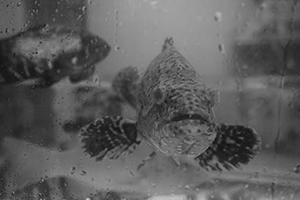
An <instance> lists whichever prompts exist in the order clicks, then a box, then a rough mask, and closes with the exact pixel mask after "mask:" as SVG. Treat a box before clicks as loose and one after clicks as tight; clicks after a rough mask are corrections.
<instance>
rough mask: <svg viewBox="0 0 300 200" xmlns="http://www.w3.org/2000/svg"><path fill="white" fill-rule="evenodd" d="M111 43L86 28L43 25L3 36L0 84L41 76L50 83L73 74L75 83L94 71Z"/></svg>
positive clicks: (42, 83) (41, 80) (39, 83)
mask: <svg viewBox="0 0 300 200" xmlns="http://www.w3.org/2000/svg"><path fill="white" fill-rule="evenodd" d="M109 52H110V46H109V45H108V44H107V43H106V42H105V41H104V40H103V39H101V38H100V37H98V36H96V35H93V34H92V33H90V32H88V31H87V30H84V29H79V28H77V29H70V28H66V27H65V26H63V25H51V26H49V25H39V26H36V27H33V28H29V29H27V30H26V31H22V32H20V33H18V34H17V35H14V36H12V37H9V38H6V39H2V40H0V84H14V83H20V82H22V81H25V80H31V79H38V81H37V83H36V86H38V87H48V86H51V85H52V84H53V83H56V82H59V81H60V80H61V79H63V78H65V77H69V80H70V81H71V82H72V83H77V82H80V81H83V80H86V79H87V78H89V77H90V76H91V75H93V74H94V71H95V64H96V63H98V62H100V61H102V60H103V59H105V58H106V57H107V56H108V54H109Z"/></svg>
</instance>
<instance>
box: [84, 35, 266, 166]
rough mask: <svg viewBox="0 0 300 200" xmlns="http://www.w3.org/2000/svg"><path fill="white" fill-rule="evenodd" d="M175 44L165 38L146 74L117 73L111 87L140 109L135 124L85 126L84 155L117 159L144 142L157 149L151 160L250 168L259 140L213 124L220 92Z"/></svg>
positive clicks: (250, 132)
mask: <svg viewBox="0 0 300 200" xmlns="http://www.w3.org/2000/svg"><path fill="white" fill-rule="evenodd" d="M173 43H174V42H173V39H172V38H171V37H170V38H166V40H165V43H164V45H163V47H162V52H161V53H160V54H159V55H158V56H156V57H155V58H154V59H153V60H152V62H151V63H150V65H149V67H148V68H147V69H146V71H145V73H144V75H139V72H138V71H137V70H136V69H135V68H134V67H127V68H125V69H123V70H122V71H121V72H119V74H118V75H117V77H116V78H115V79H114V81H113V84H112V85H113V88H114V90H115V91H116V92H117V93H118V94H119V95H120V96H121V97H122V98H124V99H125V100H126V101H127V102H128V103H129V104H130V105H132V106H133V107H134V108H135V109H136V112H137V120H136V121H133V120H130V119H126V118H123V117H121V116H115V117H103V118H101V119H97V120H96V121H94V122H93V123H91V124H89V125H87V126H86V127H84V128H83V129H82V131H81V135H82V142H83V148H84V150H85V152H87V153H88V154H89V155H90V156H91V157H96V160H98V161H101V160H102V159H103V158H104V157H108V158H109V159H117V158H119V157H120V156H123V155H126V154H129V153H131V152H132V151H133V150H134V149H135V147H136V146H137V145H138V144H139V143H140V142H141V140H144V141H146V142H147V143H148V144H149V145H150V146H151V147H152V148H153V149H154V152H155V153H153V154H151V156H152V155H155V154H156V153H160V154H163V155H165V156H169V157H172V158H173V159H174V160H175V161H176V163H178V164H179V158H180V157H182V156H183V157H188V158H191V159H194V160H195V161H196V162H197V163H198V164H199V165H200V166H201V167H203V168H205V169H207V170H215V171H222V170H224V169H226V170H230V169H233V168H234V167H238V166H240V165H241V164H247V163H248V162H249V161H250V160H251V159H252V158H253V157H254V156H255V155H257V154H258V152H259V151H260V145H261V140H260V137H259V135H258V134H257V133H256V132H255V130H254V129H253V128H251V127H246V126H242V125H225V124H220V123H216V122H215V121H214V112H213V107H214V106H215V105H217V104H218V102H219V93H218V91H217V90H216V89H214V88H212V87H207V86H206V85H205V83H204V82H203V81H202V79H201V77H200V75H199V74H198V72H197V71H196V70H195V69H194V68H193V67H192V65H191V64H190V63H189V62H188V61H187V59H186V58H185V57H184V56H183V55H182V54H181V53H180V52H178V50H176V48H175V47H174V44H173ZM138 77H139V78H138ZM146 160H147V159H146Z"/></svg>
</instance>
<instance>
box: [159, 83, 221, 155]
mask: <svg viewBox="0 0 300 200" xmlns="http://www.w3.org/2000/svg"><path fill="white" fill-rule="evenodd" d="M154 91H155V90H154ZM155 92H156V93H157V94H155V95H156V98H158V99H159V97H161V98H162V99H164V100H162V99H160V101H161V104H160V105H161V107H162V109H161V113H162V115H161V116H160V119H159V120H158V121H159V122H158V123H157V124H156V125H157V126H156V129H157V130H156V131H157V133H158V134H159V138H160V139H159V140H160V141H159V146H160V149H161V150H162V152H164V153H165V154H167V155H170V156H180V155H184V156H187V157H192V158H195V157H197V156H199V155H200V154H202V153H203V152H204V151H205V150H206V149H207V148H208V147H209V146H210V145H211V144H212V142H213V141H214V140H215V138H216V134H217V131H216V125H215V123H214V122H213V121H212V119H213V116H212V114H211V113H212V108H211V107H210V105H209V104H208V103H207V100H206V96H205V91H203V90H201V89H199V88H197V87H190V88H188V87H185V86H180V87H175V88H172V89H169V90H168V89H165V90H161V91H160V92H157V91H155ZM159 93H160V94H159Z"/></svg>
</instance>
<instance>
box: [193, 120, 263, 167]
mask: <svg viewBox="0 0 300 200" xmlns="http://www.w3.org/2000/svg"><path fill="white" fill-rule="evenodd" d="M217 129H218V132H217V137H216V139H215V140H214V142H213V144H212V145H211V146H210V147H209V148H208V149H207V150H206V151H205V152H204V153H203V154H201V155H200V156H198V157H196V158H195V160H196V161H197V162H198V163H199V165H200V166H201V167H203V168H205V169H206V170H214V171H222V168H225V169H227V170H231V169H233V168H234V167H239V166H240V165H241V164H247V163H248V162H249V161H250V160H251V159H252V158H254V156H255V155H257V154H258V153H259V151H260V146H261V140H260V137H259V135H258V134H257V133H256V132H255V130H254V129H252V128H250V127H245V126H242V125H224V124H220V125H218V128H217Z"/></svg>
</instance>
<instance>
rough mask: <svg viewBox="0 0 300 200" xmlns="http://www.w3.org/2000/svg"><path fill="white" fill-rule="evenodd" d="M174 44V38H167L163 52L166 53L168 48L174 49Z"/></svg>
mask: <svg viewBox="0 0 300 200" xmlns="http://www.w3.org/2000/svg"><path fill="white" fill-rule="evenodd" d="M173 44H174V41H173V38H172V37H166V39H165V42H164V45H163V47H162V52H163V51H165V50H166V49H167V48H169V47H172V46H173Z"/></svg>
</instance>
